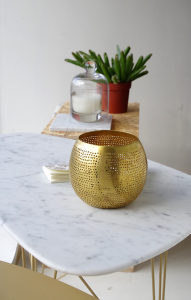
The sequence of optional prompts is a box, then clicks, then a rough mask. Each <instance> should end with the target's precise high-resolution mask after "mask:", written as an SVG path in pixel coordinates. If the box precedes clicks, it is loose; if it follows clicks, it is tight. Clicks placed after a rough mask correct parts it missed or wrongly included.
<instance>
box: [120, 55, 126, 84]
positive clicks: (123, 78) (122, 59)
mask: <svg viewBox="0 0 191 300" xmlns="http://www.w3.org/2000/svg"><path fill="white" fill-rule="evenodd" d="M120 64H121V82H125V64H126V59H125V55H124V52H123V51H121V59H120Z"/></svg>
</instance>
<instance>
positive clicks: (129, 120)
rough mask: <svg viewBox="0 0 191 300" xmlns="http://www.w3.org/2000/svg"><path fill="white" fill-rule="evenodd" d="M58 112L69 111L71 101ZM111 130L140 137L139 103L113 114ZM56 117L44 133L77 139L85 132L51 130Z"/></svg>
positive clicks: (131, 104) (129, 105)
mask: <svg viewBox="0 0 191 300" xmlns="http://www.w3.org/2000/svg"><path fill="white" fill-rule="evenodd" d="M58 113H63V114H68V113H69V102H66V103H64V105H63V106H62V107H61V109H60V110H59V112H58ZM112 116H113V118H112V125H111V130H116V131H123V132H128V133H131V134H134V135H136V136H137V137H139V103H137V102H135V103H129V104H128V112H127V113H124V114H112ZM54 119H55V117H54V118H53V119H52V120H51V121H50V122H49V123H48V124H47V126H46V127H45V128H44V130H43V131H42V134H48V135H54V136H59V137H63V138H68V139H73V140H76V139H77V138H78V136H79V135H80V134H82V133H83V132H70V131H50V130H49V127H50V125H51V123H52V122H53V120H54Z"/></svg>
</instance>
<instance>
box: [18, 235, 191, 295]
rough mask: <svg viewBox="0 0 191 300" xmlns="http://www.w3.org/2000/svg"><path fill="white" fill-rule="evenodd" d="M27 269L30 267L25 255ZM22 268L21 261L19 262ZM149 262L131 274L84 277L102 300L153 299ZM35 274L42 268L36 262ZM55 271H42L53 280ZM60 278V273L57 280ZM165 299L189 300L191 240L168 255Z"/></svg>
mask: <svg viewBox="0 0 191 300" xmlns="http://www.w3.org/2000/svg"><path fill="white" fill-rule="evenodd" d="M26 258H27V266H28V267H29V259H28V254H27V255H26ZM155 261H156V263H155V270H156V271H155V280H156V292H157V295H156V299H158V259H157V258H156V259H155ZM19 264H20V265H21V261H20V262H19ZM150 269H151V267H150V261H147V262H145V263H142V264H140V265H138V266H136V267H135V272H134V273H122V272H118V273H114V274H110V275H105V276H98V277H84V278H85V280H86V281H87V282H88V284H89V285H90V286H91V288H92V289H93V290H94V292H95V293H96V294H97V296H98V297H99V298H100V299H101V300H114V299H115V300H116V299H118V300H149V299H152V290H151V271H150ZM38 272H41V264H40V263H39V262H38ZM53 273H54V271H53V270H51V269H45V274H46V275H48V276H51V277H53ZM59 275H61V274H60V273H59V274H58V276H59ZM62 281H63V282H65V283H67V284H69V285H72V286H74V287H76V288H78V289H80V290H83V291H85V292H88V291H87V289H86V287H85V286H84V285H83V283H82V282H81V280H80V279H79V278H78V277H76V276H71V275H67V276H66V277H64V278H63V279H62ZM166 283H167V286H166V297H165V299H170V300H171V299H173V300H184V299H185V300H187V299H191V236H189V237H188V238H186V239H185V240H184V241H183V242H181V243H180V244H179V245H177V246H175V247H174V248H172V249H171V250H170V251H169V255H168V265H167V282H166Z"/></svg>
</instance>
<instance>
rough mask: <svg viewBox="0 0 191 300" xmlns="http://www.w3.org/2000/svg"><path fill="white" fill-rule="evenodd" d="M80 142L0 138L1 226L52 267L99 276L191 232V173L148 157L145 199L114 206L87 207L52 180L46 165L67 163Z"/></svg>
mask: <svg viewBox="0 0 191 300" xmlns="http://www.w3.org/2000/svg"><path fill="white" fill-rule="evenodd" d="M74 142H75V141H72V140H67V139H64V138H58V137H52V136H46V135H36V134H11V135H4V136H1V137H0V225H2V226H3V227H4V228H5V230H6V231H7V232H8V233H9V234H10V235H11V236H12V237H13V238H14V239H15V240H16V241H17V242H18V243H19V244H20V245H21V246H23V247H24V248H25V249H26V250H28V251H29V252H30V253H31V254H33V255H34V256H35V257H36V258H37V259H39V260H40V261H41V262H43V263H44V264H46V265H48V266H50V267H52V268H53V269H55V270H59V271H63V272H66V273H69V274H75V275H102V274H108V273H112V272H116V271H119V270H123V269H126V268H127V267H130V266H133V265H136V264H138V263H141V262H143V261H145V260H148V259H150V258H152V257H154V256H156V255H158V254H160V253H162V252H164V251H165V250H167V249H169V248H171V247H172V246H174V245H176V244H177V243H179V242H180V241H181V240H183V239H184V238H186V237H187V236H188V235H189V234H190V233H191V176H189V175H187V174H184V173H181V172H179V171H176V170H174V169H171V168H168V167H166V166H164V165H161V164H158V163H155V162H152V161H148V177H147V182H146V185H145V187H144V189H143V191H142V193H141V194H140V196H139V197H138V198H137V199H136V200H135V201H134V202H133V203H131V204H130V205H128V206H126V207H124V208H120V209H114V210H102V209H98V208H93V207H91V206H88V205H87V204H86V203H84V202H83V201H82V200H80V199H79V198H78V197H77V196H76V194H75V193H74V191H73V189H72V187H71V185H70V183H69V182H65V183H58V184H50V183H49V182H48V180H47V178H46V177H45V175H44V174H43V172H42V166H43V165H47V164H59V163H67V162H68V160H69V156H70V152H71V149H72V146H73V144H74Z"/></svg>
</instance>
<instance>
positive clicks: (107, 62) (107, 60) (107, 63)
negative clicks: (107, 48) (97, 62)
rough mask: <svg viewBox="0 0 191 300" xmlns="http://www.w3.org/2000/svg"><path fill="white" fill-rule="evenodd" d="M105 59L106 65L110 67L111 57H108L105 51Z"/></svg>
mask: <svg viewBox="0 0 191 300" xmlns="http://www.w3.org/2000/svg"><path fill="white" fill-rule="evenodd" d="M104 61H105V64H106V66H107V67H110V64H109V59H108V56H107V53H104Z"/></svg>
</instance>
